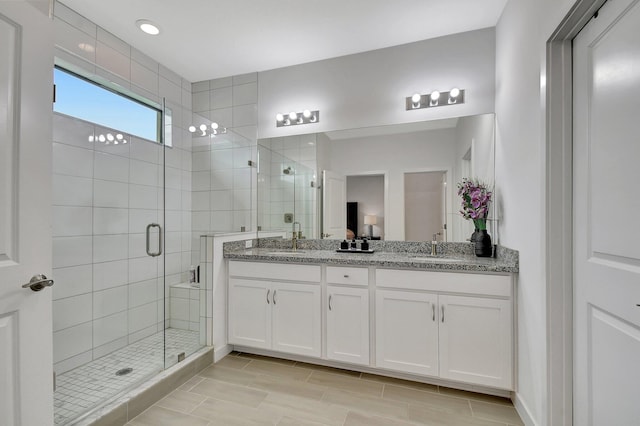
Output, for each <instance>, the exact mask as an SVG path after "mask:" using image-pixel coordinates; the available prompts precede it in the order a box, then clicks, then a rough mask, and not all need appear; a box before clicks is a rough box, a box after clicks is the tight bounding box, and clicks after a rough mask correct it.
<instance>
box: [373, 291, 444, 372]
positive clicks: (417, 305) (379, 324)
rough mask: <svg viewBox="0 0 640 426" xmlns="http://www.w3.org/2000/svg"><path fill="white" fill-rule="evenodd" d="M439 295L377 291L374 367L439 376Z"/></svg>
mask: <svg viewBox="0 0 640 426" xmlns="http://www.w3.org/2000/svg"><path fill="white" fill-rule="evenodd" d="M437 307H438V296H437V295H436V294H431V293H416V292H404V291H394V290H376V364H377V366H378V367H382V368H388V369H390V370H397V371H403V372H406V373H415V374H422V375H428V376H437V375H438V318H439V316H438V309H437Z"/></svg>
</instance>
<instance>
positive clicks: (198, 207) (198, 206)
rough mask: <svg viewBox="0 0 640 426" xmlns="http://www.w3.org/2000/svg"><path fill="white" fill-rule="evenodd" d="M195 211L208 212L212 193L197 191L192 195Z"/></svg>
mask: <svg viewBox="0 0 640 426" xmlns="http://www.w3.org/2000/svg"><path fill="white" fill-rule="evenodd" d="M191 200H192V205H193V208H192V210H194V211H208V210H210V209H211V206H210V191H195V192H192V193H191Z"/></svg>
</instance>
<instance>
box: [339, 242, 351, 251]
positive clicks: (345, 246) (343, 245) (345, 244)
mask: <svg viewBox="0 0 640 426" xmlns="http://www.w3.org/2000/svg"><path fill="white" fill-rule="evenodd" d="M340 249H341V250H348V249H349V243H348V242H347V240H344V241H343V242H341V243H340Z"/></svg>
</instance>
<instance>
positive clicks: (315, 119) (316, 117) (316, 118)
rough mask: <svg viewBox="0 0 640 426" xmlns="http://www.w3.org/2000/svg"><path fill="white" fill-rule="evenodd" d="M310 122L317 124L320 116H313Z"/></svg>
mask: <svg viewBox="0 0 640 426" xmlns="http://www.w3.org/2000/svg"><path fill="white" fill-rule="evenodd" d="M309 121H310V122H312V123H315V122H316V121H318V116H317V115H315V114H313V115H312V116H311V118H310V119H309Z"/></svg>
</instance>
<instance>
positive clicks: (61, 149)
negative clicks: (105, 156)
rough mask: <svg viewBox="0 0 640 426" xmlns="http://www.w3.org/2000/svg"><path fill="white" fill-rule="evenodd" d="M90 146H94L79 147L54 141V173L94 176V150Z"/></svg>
mask: <svg viewBox="0 0 640 426" xmlns="http://www.w3.org/2000/svg"><path fill="white" fill-rule="evenodd" d="M87 148H89V149H87ZM90 148H92V147H91V146H88V147H85V148H79V147H75V146H72V145H67V144H63V143H56V142H54V143H53V173H57V174H62V175H70V176H81V177H88V178H91V177H93V151H92V150H91V149H90Z"/></svg>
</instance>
